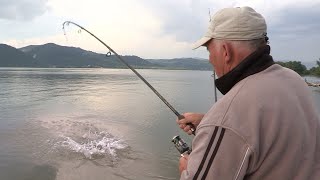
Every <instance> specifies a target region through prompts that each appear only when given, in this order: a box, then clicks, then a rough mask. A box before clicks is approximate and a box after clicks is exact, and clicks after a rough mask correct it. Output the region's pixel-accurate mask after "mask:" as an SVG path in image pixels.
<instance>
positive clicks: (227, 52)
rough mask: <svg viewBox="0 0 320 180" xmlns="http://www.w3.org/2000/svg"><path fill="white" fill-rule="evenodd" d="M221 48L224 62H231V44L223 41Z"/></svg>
mask: <svg viewBox="0 0 320 180" xmlns="http://www.w3.org/2000/svg"><path fill="white" fill-rule="evenodd" d="M222 49H223V57H224V60H225V62H226V64H231V60H232V58H231V57H232V49H231V44H229V43H227V42H224V43H223V45H222Z"/></svg>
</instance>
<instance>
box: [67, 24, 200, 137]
mask: <svg viewBox="0 0 320 180" xmlns="http://www.w3.org/2000/svg"><path fill="white" fill-rule="evenodd" d="M70 24H73V25H75V26H77V27H79V28H80V29H79V31H78V32H79V33H80V32H81V30H84V31H86V32H87V33H88V34H90V35H91V36H92V37H94V38H95V39H96V40H98V41H99V42H100V43H101V44H103V45H104V46H105V47H106V48H108V50H109V52H108V53H107V54H106V56H107V57H109V56H111V53H113V54H114V55H115V56H116V57H117V59H118V60H119V61H120V62H122V63H123V64H124V65H126V66H127V67H128V68H129V69H131V71H133V72H134V73H135V74H136V75H137V76H138V77H139V78H140V79H141V80H142V81H143V82H144V83H145V84H146V85H147V86H148V87H149V88H150V89H151V90H152V91H153V92H154V93H155V94H156V95H157V96H158V97H159V98H160V99H161V101H162V102H163V103H164V104H165V105H167V106H168V107H169V109H170V110H171V111H172V112H173V113H174V114H175V115H176V116H177V117H178V119H184V116H183V115H181V114H180V113H179V112H178V111H177V110H176V109H175V108H174V107H173V106H172V105H171V104H170V103H169V102H168V101H167V100H166V99H165V98H164V97H163V96H162V95H161V94H160V93H159V92H158V91H157V90H156V89H155V88H154V87H153V86H152V85H151V84H150V83H149V82H148V81H147V80H146V79H144V78H143V77H142V76H141V75H140V74H139V73H138V72H137V71H136V70H135V69H134V68H133V67H132V66H130V65H129V64H128V63H127V62H126V61H125V60H123V58H122V57H121V56H120V55H119V54H118V53H117V52H115V51H114V50H113V49H112V48H111V47H110V46H108V45H107V44H106V43H104V42H103V41H102V40H101V39H99V38H98V37H97V36H95V35H94V34H93V33H91V32H90V31H88V30H87V29H85V28H84V27H82V26H80V25H79V24H77V23H74V22H72V21H65V22H64V23H63V24H62V29H63V31H64V35H66V31H65V26H69V25H70ZM187 125H189V126H190V127H191V131H192V134H195V128H194V126H193V124H191V123H188V124H187Z"/></svg>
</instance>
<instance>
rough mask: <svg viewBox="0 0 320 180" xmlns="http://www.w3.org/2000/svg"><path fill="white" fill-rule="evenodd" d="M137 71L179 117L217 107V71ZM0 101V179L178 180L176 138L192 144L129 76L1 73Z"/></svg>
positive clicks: (318, 98)
mask: <svg viewBox="0 0 320 180" xmlns="http://www.w3.org/2000/svg"><path fill="white" fill-rule="evenodd" d="M138 71H139V72H140V73H141V74H142V76H144V77H145V78H146V79H147V80H148V81H149V82H150V84H152V85H153V86H154V87H155V88H156V89H157V90H158V91H159V92H160V94H162V95H163V96H164V97H165V98H166V99H167V100H168V101H169V102H170V103H171V104H172V105H173V106H174V107H175V108H176V109H177V110H178V111H179V112H180V113H183V112H190V111H192V112H203V113H204V112H206V111H207V110H208V109H209V108H210V106H211V105H212V104H213V103H214V88H213V87H214V86H213V78H212V77H211V74H212V72H209V71H173V70H138ZM306 78H307V80H310V81H313V82H317V81H319V82H320V80H319V79H318V78H314V77H306ZM310 91H312V93H313V95H314V99H315V102H316V104H317V106H318V107H319V110H320V91H319V89H318V88H310ZM219 96H220V97H221V94H219ZM0 102H1V104H0V179H1V180H7V179H8V180H9V179H10V180H20V179H21V180H54V179H57V180H67V179H68V180H70V179H75V180H82V179H83V180H87V179H95V180H100V179H101V180H102V179H140V180H143V179H178V178H179V173H178V160H179V154H178V152H177V150H176V149H175V148H174V146H173V144H172V143H171V138H172V137H173V136H175V135H178V134H179V135H181V136H182V137H183V138H184V139H185V141H186V142H188V144H190V142H191V137H189V136H186V135H185V134H184V133H183V132H182V131H180V130H179V129H178V127H177V125H176V123H175V119H176V117H175V115H174V114H173V113H172V112H171V111H170V110H169V108H167V107H166V106H165V105H164V104H163V103H162V102H161V101H160V100H159V99H158V98H157V97H156V95H154V94H153V92H152V91H151V90H150V89H149V88H148V87H147V86H146V85H145V84H143V83H142V81H141V80H139V79H138V78H137V77H136V76H135V75H134V74H133V73H132V72H131V71H130V70H126V69H32V68H0Z"/></svg>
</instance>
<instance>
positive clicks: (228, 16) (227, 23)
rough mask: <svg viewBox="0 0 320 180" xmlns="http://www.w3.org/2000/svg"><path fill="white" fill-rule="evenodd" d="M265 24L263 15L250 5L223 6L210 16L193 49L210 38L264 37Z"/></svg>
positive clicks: (242, 38)
mask: <svg viewBox="0 0 320 180" xmlns="http://www.w3.org/2000/svg"><path fill="white" fill-rule="evenodd" d="M266 35H267V24H266V21H265V19H264V18H263V16H262V15H261V14H259V13H257V12H256V11H255V10H254V9H252V8H251V7H237V8H225V9H221V10H219V11H218V12H217V13H216V14H215V15H213V16H212V18H211V21H210V24H209V27H208V31H207V33H206V34H205V35H204V36H203V37H202V38H201V39H200V40H198V41H197V42H196V43H195V44H194V46H193V49H197V48H199V47H200V46H203V45H205V44H206V43H207V42H208V41H209V40H210V39H212V38H214V39H225V40H238V41H241V40H254V39H261V38H265V37H266Z"/></svg>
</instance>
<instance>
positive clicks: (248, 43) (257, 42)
mask: <svg viewBox="0 0 320 180" xmlns="http://www.w3.org/2000/svg"><path fill="white" fill-rule="evenodd" d="M227 42H229V43H231V44H232V45H235V46H245V47H248V48H249V49H251V50H253V51H255V50H257V49H258V48H259V47H261V46H265V45H267V44H268V42H266V40H265V39H254V40H245V41H227Z"/></svg>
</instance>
